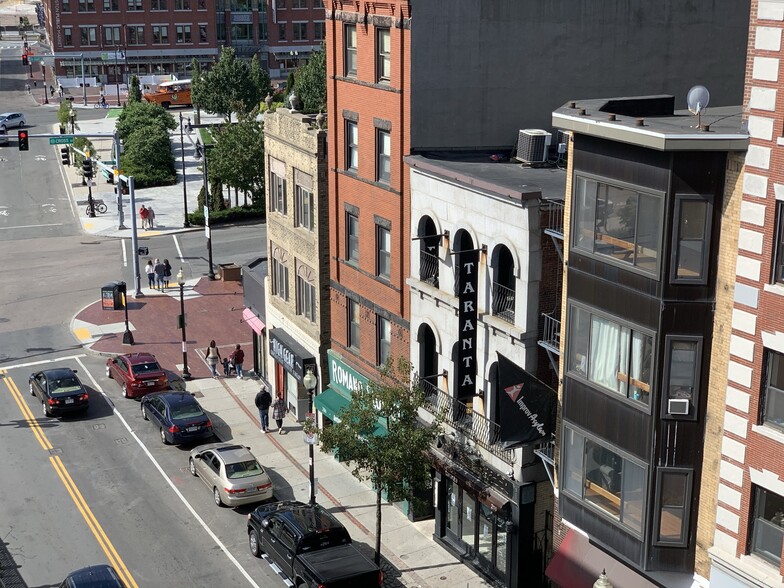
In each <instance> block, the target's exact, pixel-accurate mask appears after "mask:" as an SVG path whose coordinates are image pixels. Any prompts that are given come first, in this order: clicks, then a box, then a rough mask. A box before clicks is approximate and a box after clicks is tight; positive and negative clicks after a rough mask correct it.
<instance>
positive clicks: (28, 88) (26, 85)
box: [25, 84, 30, 94]
mask: <svg viewBox="0 0 784 588" xmlns="http://www.w3.org/2000/svg"><path fill="white" fill-rule="evenodd" d="M25 90H27V93H28V94H29V93H30V84H25Z"/></svg>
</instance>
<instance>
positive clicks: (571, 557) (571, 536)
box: [545, 529, 656, 588]
mask: <svg viewBox="0 0 784 588" xmlns="http://www.w3.org/2000/svg"><path fill="white" fill-rule="evenodd" d="M602 570H604V571H605V572H606V573H607V579H608V580H610V583H612V585H613V586H614V588H656V584H653V583H652V582H650V581H648V580H647V579H646V578H645V577H643V576H641V575H640V574H638V573H637V572H635V571H634V570H632V569H631V568H629V567H627V566H625V565H624V564H622V563H621V562H620V561H618V560H617V559H615V558H613V557H612V556H611V555H609V554H608V553H605V552H604V551H602V550H601V549H599V548H598V547H595V546H593V545H591V543H590V542H589V541H588V539H587V538H586V537H584V536H583V535H581V534H580V533H578V532H577V531H574V530H573V529H570V530H569V532H568V533H567V534H566V537H565V538H564V540H563V542H562V543H561V546H560V547H559V548H558V551H557V552H556V554H555V555H554V556H553V559H551V560H550V563H549V564H548V566H547V569H546V570H545V574H546V575H547V577H548V578H550V579H551V580H552V581H553V582H555V583H556V584H558V585H559V586H562V587H563V588H592V587H593V584H594V582H596V580H597V578H598V577H599V575H600V574H601V573H602Z"/></svg>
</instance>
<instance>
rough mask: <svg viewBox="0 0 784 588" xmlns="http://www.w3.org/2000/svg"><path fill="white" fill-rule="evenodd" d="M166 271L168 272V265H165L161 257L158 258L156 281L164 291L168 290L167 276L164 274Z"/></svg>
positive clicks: (156, 262)
mask: <svg viewBox="0 0 784 588" xmlns="http://www.w3.org/2000/svg"><path fill="white" fill-rule="evenodd" d="M165 273H166V266H165V265H163V262H162V261H161V260H160V259H157V258H156V259H155V283H156V284H157V286H158V290H161V291H163V292H165V291H166V287H165V286H164V283H165V282H164V280H165V279H166V276H165V275H164V274H165Z"/></svg>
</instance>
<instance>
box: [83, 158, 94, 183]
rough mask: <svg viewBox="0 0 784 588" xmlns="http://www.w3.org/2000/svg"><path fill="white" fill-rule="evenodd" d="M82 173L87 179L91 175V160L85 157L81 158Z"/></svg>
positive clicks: (90, 177)
mask: <svg viewBox="0 0 784 588" xmlns="http://www.w3.org/2000/svg"><path fill="white" fill-rule="evenodd" d="M82 174H83V175H84V177H85V178H87V179H88V180H89V179H92V177H93V162H92V160H91V159H89V158H87V157H85V158H84V159H83V160H82Z"/></svg>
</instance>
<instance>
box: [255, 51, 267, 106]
mask: <svg viewBox="0 0 784 588" xmlns="http://www.w3.org/2000/svg"><path fill="white" fill-rule="evenodd" d="M250 79H251V82H252V83H253V88H254V90H255V91H256V95H255V97H254V99H255V102H253V103H252V106H253V108H254V109H256V108H259V107H261V105H262V104H263V103H264V99H265V98H266V97H267V94H270V93H271V92H272V82H271V81H270V77H269V73H268V72H267V70H266V69H264V68H263V67H261V61H260V60H259V55H258V53H256V54H255V55H253V59H251V60H250Z"/></svg>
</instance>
